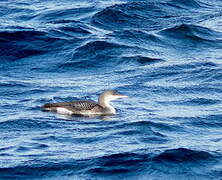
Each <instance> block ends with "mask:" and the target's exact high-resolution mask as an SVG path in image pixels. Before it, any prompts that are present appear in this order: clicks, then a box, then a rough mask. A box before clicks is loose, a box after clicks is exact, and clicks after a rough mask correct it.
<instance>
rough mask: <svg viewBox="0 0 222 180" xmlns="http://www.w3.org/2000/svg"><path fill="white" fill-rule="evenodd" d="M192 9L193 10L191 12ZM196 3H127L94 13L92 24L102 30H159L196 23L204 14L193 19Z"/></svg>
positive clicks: (191, 0) (197, 4)
mask: <svg viewBox="0 0 222 180" xmlns="http://www.w3.org/2000/svg"><path fill="white" fill-rule="evenodd" d="M192 8H194V10H192ZM200 8H201V5H200V3H199V2H198V1H195V0H189V1H185V0H183V1H168V2H152V1H151V2H143V1H142V2H129V3H123V4H117V5H114V6H109V7H106V8H105V9H103V10H102V11H100V12H98V13H96V14H95V15H94V16H93V18H92V23H93V24H94V25H96V26H99V27H100V28H104V29H109V30H110V29H112V30H116V29H132V28H136V29H138V28H139V29H146V30H160V29H163V28H166V27H167V26H170V24H181V23H186V22H187V23H188V22H197V21H199V20H200V18H201V17H203V16H204V14H202V15H200V14H198V16H196V17H194V16H191V14H192V13H191V12H192V11H199V9H200Z"/></svg>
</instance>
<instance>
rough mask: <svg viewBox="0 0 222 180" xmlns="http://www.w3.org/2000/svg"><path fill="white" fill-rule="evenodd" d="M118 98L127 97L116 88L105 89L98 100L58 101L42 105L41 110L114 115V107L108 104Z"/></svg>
mask: <svg viewBox="0 0 222 180" xmlns="http://www.w3.org/2000/svg"><path fill="white" fill-rule="evenodd" d="M119 98H128V96H126V95H123V94H120V93H119V92H118V91H116V90H106V91H104V92H103V93H102V94H101V95H100V96H99V98H98V102H95V101H92V100H77V101H71V102H59V103H51V104H45V105H43V106H42V110H43V111H53V112H56V113H59V114H63V115H80V116H95V115H114V114H116V109H115V108H114V107H113V106H112V105H111V104H110V102H111V101H114V100H116V99H119Z"/></svg>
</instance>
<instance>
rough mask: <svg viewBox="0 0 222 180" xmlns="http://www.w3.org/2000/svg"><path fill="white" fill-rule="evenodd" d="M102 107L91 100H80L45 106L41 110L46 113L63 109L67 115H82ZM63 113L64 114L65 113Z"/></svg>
mask: <svg viewBox="0 0 222 180" xmlns="http://www.w3.org/2000/svg"><path fill="white" fill-rule="evenodd" d="M101 108H102V107H101V106H100V105H99V104H97V103H96V102H94V101H91V100H80V101H71V102H62V103H52V104H45V105H44V106H43V107H42V109H43V110H46V111H59V110H62V109H65V111H67V112H69V111H70V112H69V114H83V113H86V112H90V111H93V110H94V111H98V110H100V109H101ZM65 111H64V112H65Z"/></svg>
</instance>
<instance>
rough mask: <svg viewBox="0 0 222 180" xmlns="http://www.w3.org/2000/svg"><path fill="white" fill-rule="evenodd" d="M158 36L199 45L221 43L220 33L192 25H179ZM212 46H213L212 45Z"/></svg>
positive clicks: (163, 31) (161, 32) (221, 34)
mask: <svg viewBox="0 0 222 180" xmlns="http://www.w3.org/2000/svg"><path fill="white" fill-rule="evenodd" d="M159 34H160V35H163V36H167V37H169V38H176V39H178V40H180V41H185V40H187V39H188V40H190V41H195V42H199V43H203V42H212V43H217V44H218V43H221V42H222V40H221V36H222V33H221V32H218V31H213V30H211V29H209V28H206V27H201V26H197V25H192V24H181V25H179V26H174V27H172V28H167V29H165V30H162V31H160V32H159ZM212 45H213V44H212Z"/></svg>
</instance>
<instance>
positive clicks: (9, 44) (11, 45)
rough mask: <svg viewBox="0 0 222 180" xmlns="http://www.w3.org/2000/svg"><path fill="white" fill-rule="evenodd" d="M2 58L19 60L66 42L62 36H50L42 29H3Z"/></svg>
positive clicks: (0, 39) (0, 33)
mask: <svg viewBox="0 0 222 180" xmlns="http://www.w3.org/2000/svg"><path fill="white" fill-rule="evenodd" d="M0 42H1V43H0V51H1V52H0V55H1V60H17V59H21V58H24V57H28V56H34V55H40V54H44V53H47V52H48V51H49V49H50V50H52V49H54V50H55V49H58V48H59V44H61V43H64V41H63V40H62V39H60V38H56V37H50V36H48V35H47V33H45V32H41V31H34V30H33V31H30V30H29V31H1V32H0Z"/></svg>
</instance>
